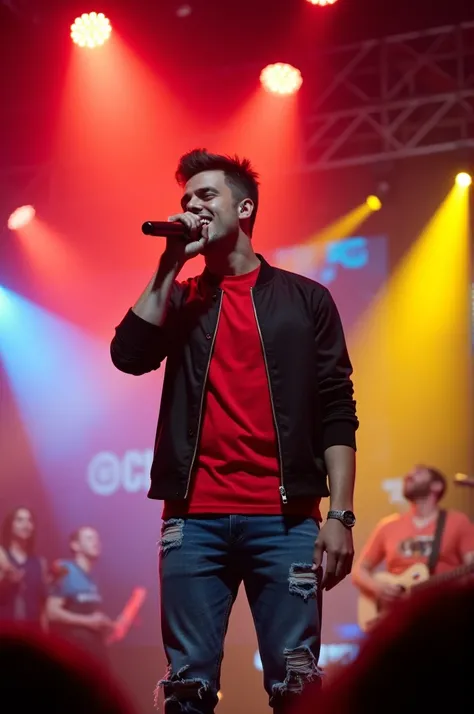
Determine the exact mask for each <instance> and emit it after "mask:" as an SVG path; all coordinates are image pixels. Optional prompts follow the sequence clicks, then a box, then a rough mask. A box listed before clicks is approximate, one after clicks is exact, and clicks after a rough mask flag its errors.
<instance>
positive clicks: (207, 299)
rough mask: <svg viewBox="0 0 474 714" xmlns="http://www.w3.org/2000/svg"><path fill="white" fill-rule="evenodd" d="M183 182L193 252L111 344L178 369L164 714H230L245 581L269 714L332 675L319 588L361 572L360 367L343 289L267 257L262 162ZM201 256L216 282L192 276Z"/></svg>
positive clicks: (117, 359) (213, 160) (169, 378)
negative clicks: (226, 658)
mask: <svg viewBox="0 0 474 714" xmlns="http://www.w3.org/2000/svg"><path fill="white" fill-rule="evenodd" d="M176 178H177V181H178V183H179V185H180V186H181V187H182V188H183V190H184V193H183V197H182V200H181V208H182V213H179V214H177V215H174V216H171V217H170V219H169V220H170V221H179V222H181V223H182V224H183V233H184V232H186V235H187V239H186V240H183V239H180V238H176V237H174V238H169V239H167V243H166V248H165V251H164V253H163V255H162V256H161V258H160V261H159V265H158V269H157V271H156V273H155V274H154V276H153V278H152V280H151V282H150V283H149V285H148V287H147V288H146V289H145V291H144V293H143V294H142V295H141V297H140V298H139V299H138V301H137V302H136V304H135V305H134V307H133V308H132V309H131V310H129V311H128V313H127V314H126V315H125V317H124V319H123V321H122V322H121V323H120V325H119V326H118V327H117V329H116V334H115V337H114V339H113V341H112V345H111V354H112V360H113V363H114V364H115V366H116V367H117V368H118V369H120V370H122V371H123V372H127V373H129V374H134V375H140V374H144V373H146V372H150V371H151V370H154V369H157V368H158V367H159V366H160V364H161V363H162V361H163V360H164V359H165V358H166V359H167V363H166V371H165V378H164V383H163V392H162V399H161V410H160V415H159V419H158V428H157V436H156V442H155V453H154V460H153V465H152V470H151V486H150V490H149V493H148V495H149V497H150V498H156V499H162V500H164V513H163V525H162V538H161V552H160V591H161V605H162V609H161V611H162V635H163V644H164V648H165V651H166V655H167V658H168V663H169V669H168V673H167V677H166V679H165V680H163V681H162V682H160V685H161V686H163V688H164V693H165V711H166V712H167V714H171V713H174V712H188V713H189V714H210V713H212V712H213V711H214V707H215V705H216V703H217V701H218V699H217V692H218V690H219V679H220V667H221V661H222V656H223V645H224V637H225V633H226V629H227V623H228V619H229V615H230V611H231V609H232V605H233V603H234V601H235V598H236V595H237V591H238V588H239V585H240V584H241V583H242V582H243V583H244V586H245V590H246V594H247V597H248V601H249V604H250V608H251V611H252V614H253V618H254V622H255V627H256V631H257V636H258V641H259V650H260V655H261V659H262V664H263V671H264V682H265V688H266V690H267V692H268V694H269V697H270V706H272V707H273V709H274V711H275V712H286V711H287V708H288V707H289V706H290V704H291V703H292V699H293V696H294V695H297V694H299V693H301V691H302V690H303V688H304V686H305V684H306V683H308V682H310V681H312V680H318V678H319V677H320V670H319V669H318V656H319V649H320V631H321V622H320V610H319V607H318V606H317V604H318V600H319V596H320V594H321V591H322V590H323V589H324V588H325V589H328V590H329V589H330V588H332V587H334V585H336V584H337V583H338V582H339V581H341V580H342V579H343V578H344V577H345V576H346V575H347V574H348V573H349V572H350V570H351V566H352V559H353V544H352V532H351V528H352V526H353V525H354V523H355V517H354V514H353V512H352V507H353V506H352V504H353V490H354V477H355V431H356V429H357V426H358V422H357V417H356V412H355V402H354V400H353V387H352V382H351V379H350V377H351V373H352V368H351V363H350V360H349V357H348V354H347V349H346V344H345V339H344V334H343V330H342V326H341V321H340V318H339V315H338V312H337V309H336V306H335V304H334V302H333V300H332V298H331V295H330V294H329V292H328V290H327V289H326V288H324V287H323V286H322V285H320V284H318V283H316V282H314V281H312V280H309V279H307V278H304V277H301V276H299V275H295V274H293V273H289V272H286V271H284V270H280V269H277V268H273V267H272V266H270V265H269V264H268V263H267V262H266V261H265V260H264V258H262V256H259V255H257V254H256V253H255V252H254V250H253V247H252V240H251V237H252V230H253V226H254V223H255V218H256V214H257V209H258V180H257V179H258V176H257V174H256V173H255V172H254V171H253V169H252V168H251V166H250V163H249V161H248V160H246V159H243V160H240V159H238V158H237V157H235V158H230V157H226V156H220V155H215V154H210V153H208V152H207V151H206V150H195V151H191V152H190V153H188V154H186V155H185V156H183V157H182V158H181V160H180V162H179V166H178V170H177V172H176ZM198 254H202V255H203V256H204V258H205V263H206V267H205V270H204V272H203V273H202V274H201V275H199V276H198V277H196V278H192V279H190V280H187V281H184V282H180V281H178V280H177V278H178V275H179V272H180V270H181V268H182V267H183V265H184V263H185V262H186V261H187V260H190V259H192V258H193V257H194V256H196V255H198ZM327 476H329V487H330V493H331V501H330V511H329V516H328V520H327V522H326V523H325V524H324V525H323V526H322V528H321V529H320V521H321V516H320V511H319V503H320V499H321V497H324V496H328V495H329V491H328V487H327V483H326V481H327ZM323 552H326V553H327V563H326V571H325V575H324V578H323V579H321V578H320V577H319V574H320V566H321V561H322V556H323Z"/></svg>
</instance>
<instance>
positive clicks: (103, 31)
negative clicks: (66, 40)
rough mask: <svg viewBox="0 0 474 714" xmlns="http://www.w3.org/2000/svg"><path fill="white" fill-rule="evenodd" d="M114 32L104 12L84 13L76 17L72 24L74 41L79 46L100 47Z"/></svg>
mask: <svg viewBox="0 0 474 714" xmlns="http://www.w3.org/2000/svg"><path fill="white" fill-rule="evenodd" d="M111 32H112V27H111V25H110V21H109V20H108V18H106V17H105V15H104V13H103V12H99V13H97V12H89V13H86V12H85V13H84V14H83V15H81V16H80V17H76V19H75V20H74V24H72V25H71V37H72V41H73V42H75V43H76V45H79V47H91V48H92V47H98V46H99V45H103V44H104V42H106V41H107V40H108V39H109V37H110V33H111Z"/></svg>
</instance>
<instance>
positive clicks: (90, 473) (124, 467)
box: [87, 449, 153, 496]
mask: <svg viewBox="0 0 474 714" xmlns="http://www.w3.org/2000/svg"><path fill="white" fill-rule="evenodd" d="M152 461H153V449H144V450H143V451H137V450H135V449H131V450H130V451H126V452H125V453H124V455H123V456H122V457H120V456H118V455H117V454H114V453H113V452H112V451H100V452H99V453H98V454H96V455H95V456H93V457H92V459H91V460H90V462H89V465H88V467H87V483H88V484H89V487H90V489H91V491H92V492H93V493H95V494H97V495H98V496H112V495H113V494H114V493H117V491H120V490H123V491H126V492H127V493H138V492H139V491H146V490H147V489H148V486H149V481H150V469H151V463H152Z"/></svg>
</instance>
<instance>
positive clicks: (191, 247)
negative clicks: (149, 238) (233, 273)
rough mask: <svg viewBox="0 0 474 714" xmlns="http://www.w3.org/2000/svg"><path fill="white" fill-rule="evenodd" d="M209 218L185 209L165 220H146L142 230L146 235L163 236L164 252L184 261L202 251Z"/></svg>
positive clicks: (207, 235)
mask: <svg viewBox="0 0 474 714" xmlns="http://www.w3.org/2000/svg"><path fill="white" fill-rule="evenodd" d="M210 220H211V217H207V216H198V215H196V214H195V213H191V211H186V212H185V213H177V214H175V215H173V216H170V217H169V218H168V221H167V222H165V221H164V222H161V221H147V222H146V223H144V224H143V225H142V231H143V233H145V234H146V235H153V236H163V237H165V238H166V250H165V253H167V254H169V255H172V256H173V258H175V259H178V260H182V261H186V260H189V259H190V258H194V257H195V256H196V255H199V253H202V250H203V248H204V247H205V245H206V244H207V242H208V240H209V223H210Z"/></svg>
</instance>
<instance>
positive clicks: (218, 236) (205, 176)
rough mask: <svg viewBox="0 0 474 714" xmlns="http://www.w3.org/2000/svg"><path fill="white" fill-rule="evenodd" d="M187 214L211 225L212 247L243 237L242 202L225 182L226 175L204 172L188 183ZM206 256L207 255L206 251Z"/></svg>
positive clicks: (184, 207)
mask: <svg viewBox="0 0 474 714" xmlns="http://www.w3.org/2000/svg"><path fill="white" fill-rule="evenodd" d="M181 207H182V209H183V211H191V213H195V214H196V215H197V216H200V217H201V218H202V221H203V223H205V222H209V227H208V235H209V243H208V246H209V245H212V244H213V243H216V242H217V241H220V240H222V239H223V238H229V237H232V236H235V237H237V235H238V233H239V202H238V201H236V199H235V198H234V196H233V194H232V190H231V188H230V187H229V186H228V185H227V183H226V181H225V174H224V172H223V171H203V172H202V173H200V174H196V175H195V176H193V177H192V178H191V179H189V181H188V182H187V184H186V186H185V189H184V196H183V198H182V199H181ZM203 252H204V253H205V252H206V251H203Z"/></svg>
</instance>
